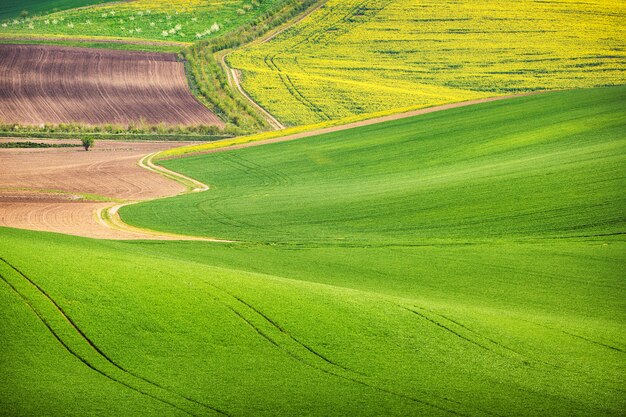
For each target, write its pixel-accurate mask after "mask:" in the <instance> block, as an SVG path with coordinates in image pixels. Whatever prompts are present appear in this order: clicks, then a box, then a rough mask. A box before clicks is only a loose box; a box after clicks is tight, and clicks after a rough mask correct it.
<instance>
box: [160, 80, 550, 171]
mask: <svg viewBox="0 0 626 417" xmlns="http://www.w3.org/2000/svg"><path fill="white" fill-rule="evenodd" d="M552 91H553V90H546V91H543V90H542V91H532V92H528V93H520V94H509V95H503V96H494V97H485V98H479V99H475V100H468V101H460V102H456V103H449V104H442V105H439V106H433V107H426V108H421V109H416V110H410V111H404V112H400V113H393V114H389V115H385V116H378V117H373V118H371V119H365V120H359V121H355V122H350V123H346V124H341V125H336V126H329V127H322V128H315V127H313V129H311V130H306V131H303V132H298V133H292V134H286V135H284V136H276V137H271V138H269V139H255V136H256V135H253V136H240V137H239V138H234V139H233V138H230V139H224V140H217V141H212V142H206V143H204V144H200V145H187V146H181V147H179V148H173V149H170V150H166V151H160V152H158V153H157V155H155V156H156V158H157V159H159V160H167V159H177V158H182V157H185V156H191V155H203V154H210V153H215V152H225V151H230V150H235V149H243V148H248V147H252V146H261V145H269V144H272V143H279V142H287V141H291V140H296V139H303V138H308V137H311V136H320V135H324V134H328V133H334V132H341V131H344V130H349V129H355V128H358V127H363V126H370V125H375V124H379V123H385V122H391V121H396V120H402V119H407V118H411V117H416V116H421V115H424V114H430V113H436V112H440V111H444V110H452V109H457V108H461V107H469V106H474V105H477V104H484V103H491V102H494V101H501V100H510V99H515V98H522V97H528V96H532V95H538V94H546V93H550V92H552ZM276 133H277V134H280V132H276ZM227 143H228V145H224V146H220V145H222V144H227ZM203 147H205V149H203ZM186 150H188V152H185V151H186Z"/></svg>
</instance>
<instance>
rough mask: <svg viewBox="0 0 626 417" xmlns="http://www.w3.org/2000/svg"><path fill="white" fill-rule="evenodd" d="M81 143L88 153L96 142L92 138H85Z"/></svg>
mask: <svg viewBox="0 0 626 417" xmlns="http://www.w3.org/2000/svg"><path fill="white" fill-rule="evenodd" d="M81 141H82V142H83V146H84V147H85V150H86V151H88V150H89V148H90V147H92V146H93V144H94V142H95V140H94V139H93V138H91V137H84V138H82V139H81Z"/></svg>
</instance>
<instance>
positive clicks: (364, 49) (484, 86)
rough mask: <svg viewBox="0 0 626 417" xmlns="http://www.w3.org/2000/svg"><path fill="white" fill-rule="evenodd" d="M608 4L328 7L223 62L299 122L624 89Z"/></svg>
mask: <svg viewBox="0 0 626 417" xmlns="http://www.w3.org/2000/svg"><path fill="white" fill-rule="evenodd" d="M625 18H626V6H625V4H624V3H623V2H616V1H612V0H588V1H582V2H581V1H570V0H565V1H560V2H543V1H527V0H521V1H520V0H514V1H509V0H497V1H496V0H484V1H478V2H477V1H473V0H455V1H451V0H450V1H441V0H436V1H435V0H329V1H328V2H327V3H326V4H325V5H324V6H323V7H321V8H320V9H318V10H317V11H315V12H314V13H313V14H311V15H310V16H308V17H307V18H306V19H304V20H303V21H301V22H300V23H298V24H296V25H295V26H293V27H292V28H290V29H289V30H287V31H285V32H283V33H281V34H280V35H279V36H277V37H276V38H274V39H272V40H271V41H269V42H266V43H257V44H256V45H252V46H250V47H248V48H244V49H242V50H239V51H237V52H235V53H234V54H232V55H231V56H230V57H229V62H230V64H231V65H232V66H233V67H235V68H238V69H240V70H242V72H243V76H244V81H243V86H244V88H245V89H246V91H247V92H248V93H249V94H250V95H251V96H253V98H254V99H255V100H257V101H258V102H259V103H260V104H261V105H262V106H264V107H265V108H266V109H268V110H269V111H270V112H271V113H272V114H274V115H275V116H276V117H277V118H278V119H280V120H281V121H282V122H283V123H286V124H289V125H301V124H311V123H318V122H324V121H328V120H336V119H341V118H345V117H350V116H354V115H366V114H368V113H372V112H379V111H382V110H388V109H398V111H399V110H400V109H402V110H408V109H412V108H419V107H426V106H433V105H438V104H443V103H449V102H456V101H463V100H470V99H475V98H480V97H485V96H494V95H500V94H510V93H511V92H520V91H534V90H547V89H565V88H577V87H591V86H605V85H616V84H623V83H624V82H625V80H626V77H625V72H624V70H625V69H626V53H625V52H624V51H625V48H626V29H625V27H624V25H622V24H621V23H620V22H623V21H624V19H625Z"/></svg>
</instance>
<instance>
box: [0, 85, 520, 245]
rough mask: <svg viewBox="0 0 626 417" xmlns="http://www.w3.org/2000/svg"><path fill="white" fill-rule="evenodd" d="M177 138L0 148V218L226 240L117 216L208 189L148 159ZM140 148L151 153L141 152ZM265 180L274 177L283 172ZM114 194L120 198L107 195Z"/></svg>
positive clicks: (44, 227)
mask: <svg viewBox="0 0 626 417" xmlns="http://www.w3.org/2000/svg"><path fill="white" fill-rule="evenodd" d="M523 95H527V94H521V95H512V96H504V97H493V98H487V99H480V100H473V101H467V102H462V103H453V104H448V105H444V106H438V107H432V108H427V109H421V110H416V111H412V112H408V113H401V114H395V115H391V116H385V117H380V118H375V119H370V120H365V121H360V122H355V123H350V124H346V125H342V126H335V127H329V128H325V129H319V130H313V131H308V132H302V133H298V134H293V135H287V136H282V137H278V138H274V139H268V140H263V141H257V142H248V143H242V144H237V145H232V146H225V147H221V148H215V149H210V150H206V151H201V152H198V153H214V152H223V151H228V150H233V149H242V148H247V147H252V146H260V145H265V144H270V143H277V142H283V141H289V140H296V139H301V138H306V137H310V136H316V135H321V134H324V133H331V132H338V131H342V130H347V129H352V128H356V127H360V126H367V125H371V124H376V123H382V122H385V121H390V120H398V119H402V118H408V117H414V116H417V115H421V114H428V113H432V112H436V111H442V110H447V109H452V108H458V107H463V106H470V105H474V104H480V103H486V102H490V101H496V100H503V99H509V98H514V97H519V96H523ZM179 144H181V143H177V144H173V143H171V142H170V143H163V142H147V143H140V142H106V141H103V142H99V144H98V146H97V147H96V148H95V149H94V150H93V151H91V152H84V151H81V150H76V149H75V148H69V149H68V148H53V149H5V150H2V151H0V226H7V227H16V228H22V229H30V230H41V231H52V232H58V233H65V234H71V235H76V236H83V237H91V238H98V239H115V240H140V239H147V240H199V241H210V242H231V241H227V240H220V239H213V238H204V237H196V236H186V235H177V234H170V233H164V232H157V231H153V230H148V229H143V228H138V227H135V226H131V225H129V224H127V223H125V222H124V221H123V220H122V219H121V218H120V216H119V214H118V213H119V209H120V208H122V207H124V206H127V205H129V204H136V203H138V202H145V201H149V200H154V199H157V198H164V197H170V196H175V195H179V194H186V193H195V192H203V191H207V190H208V189H209V187H208V186H207V185H206V184H203V183H201V182H199V181H196V180H194V179H193V178H189V177H186V176H184V175H182V174H178V173H176V172H174V171H171V170H168V169H166V168H163V167H160V166H157V165H155V164H154V163H153V159H154V158H158V157H159V153H160V152H161V151H164V150H167V149H171V148H174V147H176V146H175V145H179ZM184 145H189V144H188V143H187V144H184ZM146 151H149V152H150V153H148V154H146ZM138 160H139V162H137V161H138ZM240 164H241V169H244V170H248V171H254V170H255V169H256V168H255V167H254V166H250V165H249V164H246V162H245V161H240ZM155 174H158V175H155ZM268 180H270V181H278V182H280V181H283V180H284V179H283V178H271V179H268ZM77 194H78V195H77ZM90 194H96V195H97V196H102V197H99V198H98V199H97V200H98V201H94V199H93V198H92V197H89V195H90ZM85 195H87V196H85ZM104 196H105V197H104ZM114 200H122V201H117V202H111V201H114Z"/></svg>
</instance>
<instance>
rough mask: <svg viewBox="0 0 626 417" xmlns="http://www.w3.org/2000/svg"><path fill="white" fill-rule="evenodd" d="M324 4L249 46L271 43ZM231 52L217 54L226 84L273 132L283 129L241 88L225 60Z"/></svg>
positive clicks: (239, 82) (235, 74) (238, 72)
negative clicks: (261, 116)
mask: <svg viewBox="0 0 626 417" xmlns="http://www.w3.org/2000/svg"><path fill="white" fill-rule="evenodd" d="M325 3H326V0H323V1H320V2H319V3H318V4H316V5H315V6H313V7H311V8H310V9H309V10H307V11H305V12H304V13H303V14H301V15H300V16H298V17H297V18H296V19H295V20H292V21H290V22H288V23H286V24H284V25H282V26H280V27H279V28H278V29H275V30H273V31H270V32H269V33H268V34H266V35H265V36H263V37H261V38H260V39H258V40H255V41H253V42H251V43H250V45H257V44H263V43H266V42H269V41H271V40H272V39H274V38H275V37H276V36H278V35H280V34H281V33H283V32H284V31H286V30H288V29H289V28H291V27H292V26H294V25H296V24H298V23H299V22H301V21H302V20H304V19H305V18H306V17H308V16H309V15H310V14H311V13H313V12H315V11H316V10H318V9H319V8H320V7H322V6H323V5H324V4H325ZM232 52H233V51H232V50H230V51H226V52H225V53H221V54H219V59H218V62H220V63H221V64H222V68H223V69H224V72H226V76H227V78H228V83H229V84H230V86H231V87H232V88H234V89H235V90H236V91H238V92H239V94H241V95H242V96H243V97H244V98H245V99H246V100H247V101H248V102H249V103H250V104H251V105H252V106H253V107H254V108H255V109H257V110H258V111H259V112H260V113H261V114H262V115H263V117H264V118H265V120H266V121H267V122H268V123H269V125H270V126H271V127H272V128H273V129H275V130H281V129H284V128H285V127H286V126H285V125H284V124H282V123H281V122H280V121H279V120H278V119H277V118H276V117H274V116H273V115H272V114H271V113H270V112H269V111H267V110H266V109H265V108H264V107H263V106H261V105H260V104H259V103H257V102H256V101H255V100H254V99H253V98H252V97H251V96H250V95H249V94H248V93H247V92H246V90H245V89H244V88H243V86H242V85H241V76H242V73H241V71H240V70H238V69H235V68H231V67H230V66H229V65H228V61H227V58H228V55H229V54H231V53H232Z"/></svg>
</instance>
